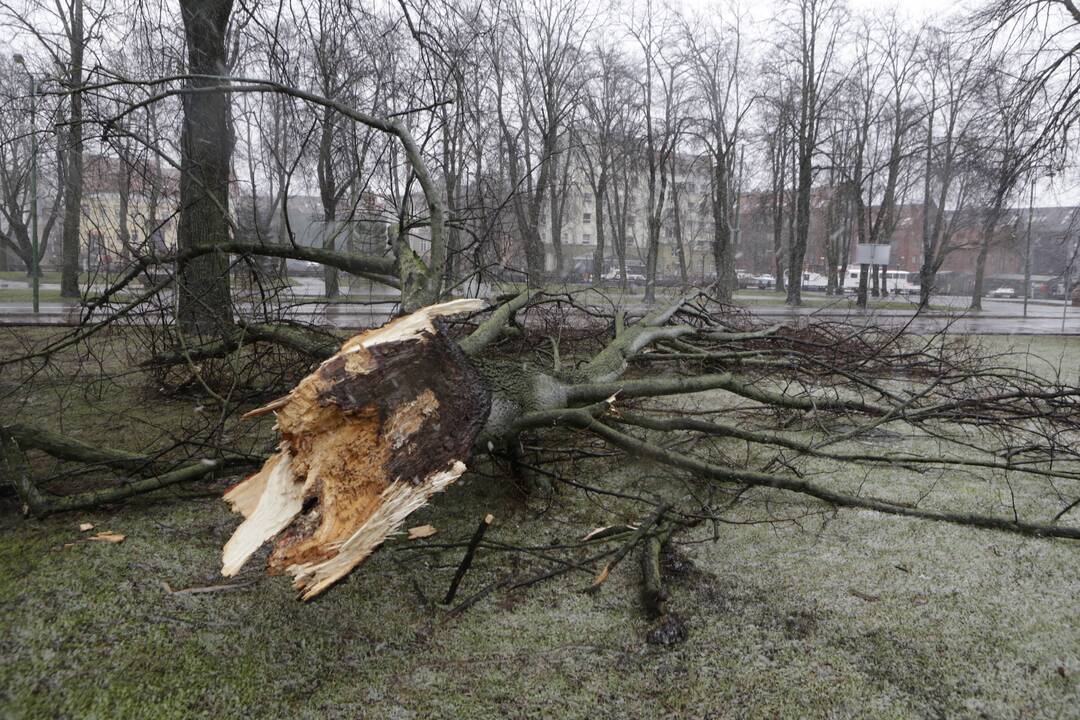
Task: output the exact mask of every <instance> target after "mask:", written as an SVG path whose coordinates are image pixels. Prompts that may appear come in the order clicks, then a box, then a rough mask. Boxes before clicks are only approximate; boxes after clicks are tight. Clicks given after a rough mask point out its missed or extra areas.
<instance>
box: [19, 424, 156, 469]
mask: <svg viewBox="0 0 1080 720" xmlns="http://www.w3.org/2000/svg"><path fill="white" fill-rule="evenodd" d="M3 435H7V436H10V437H11V438H12V439H14V440H15V441H16V442H17V443H18V445H19V447H21V448H23V449H24V450H27V449H34V450H40V451H42V452H44V453H46V454H48V455H52V456H53V457H54V458H58V459H60V460H69V461H71V462H79V463H85V464H87V465H103V466H105V467H111V468H117V469H120V470H130V471H132V472H140V473H141V472H154V471H155V470H156V469H157V467H158V465H157V463H156V462H155V460H154V459H153V458H151V457H149V456H147V455H140V454H139V453H132V452H128V451H126V450H116V449H113V448H109V447H104V446H101V445H91V444H89V443H85V442H83V441H82V440H77V439H75V438H73V437H71V436H69V435H63V434H61V433H58V432H53V431H51V430H45V429H43V428H37V427H30V426H29V425H23V424H21V423H13V424H11V425H4V426H0V436H3Z"/></svg>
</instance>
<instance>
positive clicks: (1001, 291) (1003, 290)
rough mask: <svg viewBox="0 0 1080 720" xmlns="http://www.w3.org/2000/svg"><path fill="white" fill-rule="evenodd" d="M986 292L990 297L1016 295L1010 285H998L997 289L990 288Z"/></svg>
mask: <svg viewBox="0 0 1080 720" xmlns="http://www.w3.org/2000/svg"><path fill="white" fill-rule="evenodd" d="M987 294H988V295H989V296H990V297H992V298H1014V297H1016V290H1014V289H1012V288H1011V287H999V288H998V289H997V290H991V291H990V292H989V293H987Z"/></svg>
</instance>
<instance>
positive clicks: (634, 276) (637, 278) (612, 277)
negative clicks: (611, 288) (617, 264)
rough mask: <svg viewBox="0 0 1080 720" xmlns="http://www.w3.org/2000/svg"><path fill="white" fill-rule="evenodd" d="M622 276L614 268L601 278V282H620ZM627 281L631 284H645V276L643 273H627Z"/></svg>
mask: <svg viewBox="0 0 1080 720" xmlns="http://www.w3.org/2000/svg"><path fill="white" fill-rule="evenodd" d="M621 277H622V276H621V275H620V274H619V269H618V268H613V269H612V270H609V271H608V272H606V273H604V274H603V275H602V276H601V278H600V279H601V280H604V281H606V282H618V281H619V279H620V278H621ZM626 281H627V282H629V283H644V282H645V276H644V275H642V274H641V273H635V272H628V273H626Z"/></svg>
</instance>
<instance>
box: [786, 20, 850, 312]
mask: <svg viewBox="0 0 1080 720" xmlns="http://www.w3.org/2000/svg"><path fill="white" fill-rule="evenodd" d="M844 20H845V18H844V11H843V6H842V5H841V4H840V3H838V2H836V0H791V1H790V2H789V3H788V4H787V6H786V13H785V16H784V19H783V24H784V26H785V28H786V31H787V37H788V39H789V40H790V41H791V42H790V43H784V44H781V45H780V48H781V51H782V52H784V53H785V55H787V56H789V57H790V58H791V65H792V68H793V70H794V72H795V73H796V76H797V78H798V79H797V81H796V88H797V95H796V102H797V110H796V127H795V142H796V153H795V155H796V156H795V161H796V166H797V181H796V195H795V218H794V221H795V223H794V228H795V235H794V237H793V239H792V243H791V246H790V248H789V254H788V287H787V302H788V304H790V305H800V304H802V275H803V266H804V259H805V257H806V248H807V241H808V239H809V236H810V200H811V196H812V194H813V183H814V159H815V157H816V156H817V154H818V151H819V148H820V144H821V121H822V118H823V116H824V115H825V113H826V112H827V111H828V108H829V106H830V104H831V102H832V98H833V96H834V94H835V92H836V89H837V87H838V84H837V83H836V82H834V79H833V77H832V76H833V71H834V69H835V68H834V66H833V63H834V60H835V56H836V46H837V43H838V42H839V40H840V33H841V29H842V27H843V23H844ZM789 48H790V49H789Z"/></svg>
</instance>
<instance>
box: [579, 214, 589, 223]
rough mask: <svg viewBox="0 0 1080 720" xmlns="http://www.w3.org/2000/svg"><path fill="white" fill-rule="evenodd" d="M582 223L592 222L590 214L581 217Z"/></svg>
mask: <svg viewBox="0 0 1080 720" xmlns="http://www.w3.org/2000/svg"><path fill="white" fill-rule="evenodd" d="M581 221H582V222H592V213H585V214H584V215H582V216H581Z"/></svg>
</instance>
